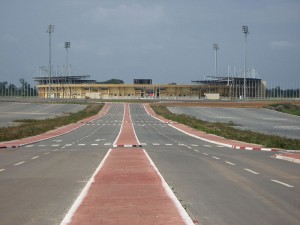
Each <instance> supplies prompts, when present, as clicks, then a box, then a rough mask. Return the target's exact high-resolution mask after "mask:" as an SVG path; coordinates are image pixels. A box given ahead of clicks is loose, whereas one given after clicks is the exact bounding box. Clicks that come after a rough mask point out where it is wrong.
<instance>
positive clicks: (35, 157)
mask: <svg viewBox="0 0 300 225" xmlns="http://www.w3.org/2000/svg"><path fill="white" fill-rule="evenodd" d="M37 158H39V156H38V155H37V156H34V157H32V158H31V159H37Z"/></svg>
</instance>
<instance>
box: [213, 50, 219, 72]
mask: <svg viewBox="0 0 300 225" xmlns="http://www.w3.org/2000/svg"><path fill="white" fill-rule="evenodd" d="M213 49H214V51H215V76H217V73H218V71H217V66H218V58H217V51H218V50H219V45H218V44H213Z"/></svg>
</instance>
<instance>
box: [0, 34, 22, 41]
mask: <svg viewBox="0 0 300 225" xmlns="http://www.w3.org/2000/svg"><path fill="white" fill-rule="evenodd" d="M1 39H2V41H4V42H5V43H17V42H19V38H18V37H16V36H14V35H12V34H4V35H3V36H2V37H1Z"/></svg>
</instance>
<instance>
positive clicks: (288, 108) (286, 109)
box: [267, 104, 300, 116]
mask: <svg viewBox="0 0 300 225" xmlns="http://www.w3.org/2000/svg"><path fill="white" fill-rule="evenodd" d="M267 108H268V109H272V110H276V111H278V112H283V113H288V114H292V115H296V116H300V105H294V104H273V105H269V106H268V107H267Z"/></svg>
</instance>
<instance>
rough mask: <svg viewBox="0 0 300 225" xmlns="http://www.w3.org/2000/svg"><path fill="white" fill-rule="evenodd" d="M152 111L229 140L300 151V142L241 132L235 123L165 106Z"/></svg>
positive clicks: (154, 106)
mask: <svg viewBox="0 0 300 225" xmlns="http://www.w3.org/2000/svg"><path fill="white" fill-rule="evenodd" d="M151 107H152V109H153V110H154V111H155V112H156V113H157V114H158V115H160V116H163V117H165V118H166V119H169V120H172V121H176V122H178V123H182V124H185V125H187V126H189V127H192V128H194V129H197V130H200V131H204V132H206V133H210V134H215V135H218V136H222V137H224V138H227V139H233V140H238V141H244V142H248V143H254V144H260V145H263V146H265V147H268V148H281V149H290V150H299V149H300V140H297V139H289V138H285V137H280V136H276V135H268V134H262V133H257V132H253V131H249V130H240V129H237V128H235V127H234V126H236V125H235V124H234V123H232V122H230V123H212V122H207V121H203V120H199V119H197V118H195V117H191V116H187V115H185V114H174V113H172V112H170V111H169V110H168V109H167V108H166V107H165V106H161V105H151Z"/></svg>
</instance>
